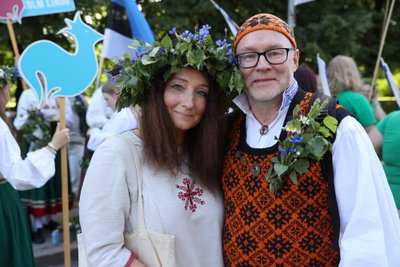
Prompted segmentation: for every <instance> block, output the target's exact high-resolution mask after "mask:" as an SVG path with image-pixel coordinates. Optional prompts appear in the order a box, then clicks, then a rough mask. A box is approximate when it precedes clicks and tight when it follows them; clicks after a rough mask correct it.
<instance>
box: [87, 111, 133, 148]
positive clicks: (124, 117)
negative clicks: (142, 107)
mask: <svg viewBox="0 0 400 267" xmlns="http://www.w3.org/2000/svg"><path fill="white" fill-rule="evenodd" d="M137 127H138V123H137V119H136V111H134V110H133V109H132V108H123V109H121V110H120V111H118V112H115V113H114V114H113V115H112V116H111V118H110V120H109V121H107V122H106V123H105V124H104V126H103V128H102V129H99V128H93V129H91V130H90V138H89V141H88V144H87V148H89V149H90V150H93V151H95V150H96V149H97V148H98V147H99V146H100V145H101V143H103V142H104V141H105V140H106V139H107V138H108V137H110V136H113V135H117V134H120V133H123V132H125V131H128V130H132V129H135V128H137Z"/></svg>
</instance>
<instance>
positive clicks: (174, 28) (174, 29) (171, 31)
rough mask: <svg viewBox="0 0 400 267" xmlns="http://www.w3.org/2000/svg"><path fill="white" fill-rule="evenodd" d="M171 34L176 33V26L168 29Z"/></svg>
mask: <svg viewBox="0 0 400 267" xmlns="http://www.w3.org/2000/svg"><path fill="white" fill-rule="evenodd" d="M168 33H169V34H171V35H172V34H175V33H176V27H173V28H172V29H171V30H169V31H168Z"/></svg>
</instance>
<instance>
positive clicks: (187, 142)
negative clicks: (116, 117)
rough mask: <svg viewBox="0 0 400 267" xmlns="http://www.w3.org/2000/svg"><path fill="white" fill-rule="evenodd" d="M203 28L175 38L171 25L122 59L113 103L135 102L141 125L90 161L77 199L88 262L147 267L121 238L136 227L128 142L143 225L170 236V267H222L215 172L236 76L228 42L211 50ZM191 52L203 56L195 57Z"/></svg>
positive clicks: (115, 139)
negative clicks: (133, 55)
mask: <svg viewBox="0 0 400 267" xmlns="http://www.w3.org/2000/svg"><path fill="white" fill-rule="evenodd" d="M209 29H210V27H209V26H208V25H205V26H203V27H202V28H201V29H199V30H198V32H195V33H191V32H189V31H185V32H184V33H182V34H178V33H177V32H176V31H175V29H173V30H171V31H170V34H171V35H172V36H174V37H172V38H171V37H169V35H166V36H165V37H164V38H163V41H161V42H160V43H155V45H154V46H151V45H149V44H147V45H143V46H141V48H142V49H143V50H139V51H143V54H142V55H141V56H139V57H136V58H134V59H131V58H128V57H125V58H123V59H121V61H120V62H121V65H122V66H120V67H122V68H121V70H122V71H121V73H120V75H119V76H117V78H116V79H117V84H120V85H121V90H122V91H121V94H120V97H119V100H118V103H117V105H118V106H119V107H120V108H122V107H131V106H135V105H136V104H138V105H139V106H141V108H142V109H141V112H140V114H139V116H138V120H139V125H140V129H135V130H134V131H128V132H125V133H123V134H121V135H118V136H112V137H109V138H108V139H107V140H105V141H104V142H103V143H102V144H101V145H100V146H99V147H98V148H97V149H96V151H95V153H94V155H93V158H92V160H91V162H90V165H89V169H88V171H87V174H86V177H85V181H84V184H83V188H82V192H81V197H80V203H79V215H80V223H81V227H82V234H83V237H84V238H83V240H84V245H85V251H86V256H87V260H88V264H89V265H91V266H135V267H136V266H144V265H145V266H148V265H147V263H146V262H145V261H143V259H142V258H141V256H140V254H136V253H135V247H133V248H131V249H128V247H129V246H127V244H125V243H124V238H123V235H124V232H125V231H128V229H131V230H132V231H133V230H135V229H138V222H137V217H138V216H137V213H138V211H137V205H138V204H137V199H138V197H141V196H138V195H137V190H138V187H137V179H136V178H135V176H136V175H134V173H135V163H134V162H133V158H132V154H131V153H132V152H131V148H130V146H129V143H128V141H127V140H125V139H128V140H130V142H131V143H132V146H133V145H134V146H135V147H136V149H137V151H138V154H139V155H140V164H141V165H142V174H143V194H142V196H143V201H144V214H145V221H146V226H147V228H148V229H150V230H153V231H156V232H158V233H161V234H166V235H169V236H171V235H172V236H174V237H175V242H174V244H175V254H174V255H172V257H173V258H174V260H173V261H174V262H175V263H176V264H175V265H174V266H177V267H186V266H213V267H218V266H221V267H222V266H224V263H223V255H222V244H221V239H220V236H221V231H222V223H223V221H222V219H223V206H222V197H221V194H220V186H219V176H218V173H219V170H220V166H221V160H222V150H223V142H222V141H223V140H222V137H223V131H222V130H223V128H224V123H223V117H224V116H223V115H224V110H225V106H224V95H225V94H226V92H225V90H228V88H231V89H232V90H233V89H234V88H240V86H239V84H241V83H242V79H241V77H240V73H239V71H238V69H237V67H236V66H235V65H234V64H229V61H228V60H229V57H228V55H229V54H230V53H231V50H230V49H229V45H228V44H227V43H226V41H217V42H216V43H215V44H214V42H213V40H212V38H211V36H210V35H209ZM193 55H198V56H199V55H203V56H199V57H198V59H197V60H195V61H194V60H193ZM148 61H149V63H148V64H147V62H148ZM124 70H127V72H124ZM133 80H136V81H138V83H137V84H135V83H132V81H133ZM110 178H112V179H110ZM177 226H178V227H177ZM132 231H131V232H132ZM104 233H107V234H106V235H105V234H104ZM136 252H137V251H136ZM164 264H166V265H164V266H172V265H169V264H171V263H164Z"/></svg>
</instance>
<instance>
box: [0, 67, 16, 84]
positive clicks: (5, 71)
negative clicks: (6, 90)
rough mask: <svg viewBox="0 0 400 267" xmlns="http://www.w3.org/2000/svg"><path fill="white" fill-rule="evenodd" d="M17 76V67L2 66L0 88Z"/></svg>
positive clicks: (0, 68)
mask: <svg viewBox="0 0 400 267" xmlns="http://www.w3.org/2000/svg"><path fill="white" fill-rule="evenodd" d="M16 77H18V69H17V68H16V67H9V66H0V89H2V88H3V87H4V86H6V84H8V83H11V82H12V81H13V80H14V79H15V78H16Z"/></svg>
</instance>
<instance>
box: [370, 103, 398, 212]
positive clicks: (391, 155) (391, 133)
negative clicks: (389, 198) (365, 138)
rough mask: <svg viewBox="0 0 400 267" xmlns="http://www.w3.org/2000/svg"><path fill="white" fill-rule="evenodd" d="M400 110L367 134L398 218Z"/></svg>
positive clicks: (388, 116)
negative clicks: (378, 159) (380, 163)
mask: <svg viewBox="0 0 400 267" xmlns="http://www.w3.org/2000/svg"><path fill="white" fill-rule="evenodd" d="M399 123H400V110H395V111H392V112H390V113H389V114H388V115H387V116H386V117H385V118H383V119H382V120H381V121H380V122H379V123H378V124H377V125H376V129H375V130H373V131H371V132H370V133H369V137H370V139H371V141H372V144H373V145H374V148H375V151H376V152H377V153H378V155H382V161H383V169H384V170H385V174H386V177H387V179H388V182H389V186H390V190H391V191H392V193H393V197H394V200H395V202H396V206H397V210H398V212H399V216H400V162H399V147H400V127H399Z"/></svg>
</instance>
